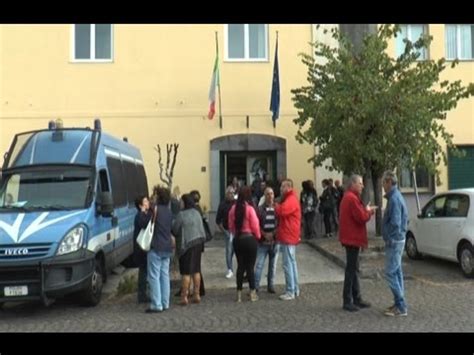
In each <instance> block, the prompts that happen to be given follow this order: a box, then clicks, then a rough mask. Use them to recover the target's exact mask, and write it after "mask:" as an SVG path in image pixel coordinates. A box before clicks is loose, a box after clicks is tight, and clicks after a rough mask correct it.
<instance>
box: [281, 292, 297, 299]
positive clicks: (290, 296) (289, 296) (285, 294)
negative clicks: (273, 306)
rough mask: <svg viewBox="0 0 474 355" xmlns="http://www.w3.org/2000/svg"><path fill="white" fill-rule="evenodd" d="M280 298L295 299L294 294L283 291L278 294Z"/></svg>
mask: <svg viewBox="0 0 474 355" xmlns="http://www.w3.org/2000/svg"><path fill="white" fill-rule="evenodd" d="M280 299H281V300H282V301H291V300H294V299H295V296H293V295H290V294H289V293H284V294H282V295H281V296H280Z"/></svg>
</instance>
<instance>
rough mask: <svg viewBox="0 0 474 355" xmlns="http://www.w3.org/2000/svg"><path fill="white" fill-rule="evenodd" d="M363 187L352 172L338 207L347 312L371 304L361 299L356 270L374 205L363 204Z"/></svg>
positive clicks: (365, 243)
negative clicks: (344, 252)
mask: <svg viewBox="0 0 474 355" xmlns="http://www.w3.org/2000/svg"><path fill="white" fill-rule="evenodd" d="M363 188H364V184H363V183H362V177H361V176H360V175H355V174H354V175H352V176H351V178H350V180H349V186H348V189H347V192H346V193H345V194H344V197H343V198H342V202H341V207H340V216H339V241H340V242H341V244H342V245H343V246H344V248H346V272H345V276H344V290H343V293H342V296H343V302H344V303H343V306H342V308H343V309H345V310H346V311H349V312H355V311H358V310H359V308H367V307H370V303H368V302H365V301H363V300H362V297H361V294H360V286H359V277H358V275H357V269H358V265H359V251H360V248H367V246H368V241H367V228H366V223H367V222H368V221H369V220H370V217H371V216H372V215H373V214H374V212H375V209H376V207H370V206H369V205H367V206H364V204H363V203H362V200H361V198H360V194H361V193H362V189H363Z"/></svg>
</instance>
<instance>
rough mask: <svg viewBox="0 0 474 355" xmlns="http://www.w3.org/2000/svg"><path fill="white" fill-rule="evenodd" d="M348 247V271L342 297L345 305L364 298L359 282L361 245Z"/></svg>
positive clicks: (346, 246)
mask: <svg viewBox="0 0 474 355" xmlns="http://www.w3.org/2000/svg"><path fill="white" fill-rule="evenodd" d="M344 247H345V248H346V272H345V275H344V289H343V291H342V298H343V302H344V305H350V304H353V303H357V302H360V301H361V300H362V298H361V295H360V284H359V276H358V269H359V250H360V248H359V247H354V246H349V245H345V246H344Z"/></svg>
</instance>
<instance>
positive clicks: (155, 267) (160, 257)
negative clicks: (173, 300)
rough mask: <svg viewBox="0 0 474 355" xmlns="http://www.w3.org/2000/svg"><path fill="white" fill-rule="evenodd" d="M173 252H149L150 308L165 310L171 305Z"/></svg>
mask: <svg viewBox="0 0 474 355" xmlns="http://www.w3.org/2000/svg"><path fill="white" fill-rule="evenodd" d="M171 255H172V253H169V252H156V251H154V250H153V249H152V250H150V251H149V252H148V284H149V287H150V309H151V310H155V311H163V310H165V309H168V308H169V306H170V274H169V270H170V258H171Z"/></svg>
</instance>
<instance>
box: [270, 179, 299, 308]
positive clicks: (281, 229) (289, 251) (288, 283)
mask: <svg viewBox="0 0 474 355" xmlns="http://www.w3.org/2000/svg"><path fill="white" fill-rule="evenodd" d="M281 195H282V201H281V203H279V204H277V205H276V207H275V214H276V216H277V218H278V227H277V243H278V244H279V249H280V252H281V253H282V256H283V271H284V273H285V293H284V294H282V295H281V296H280V299H281V300H283V301H290V300H294V299H295V297H298V296H299V295H300V287H299V282H298V265H297V264H296V245H297V244H299V242H300V241H301V237H300V235H301V206H300V203H299V201H298V197H296V193H295V191H294V190H293V181H292V180H290V179H286V180H284V181H283V182H282V183H281Z"/></svg>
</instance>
